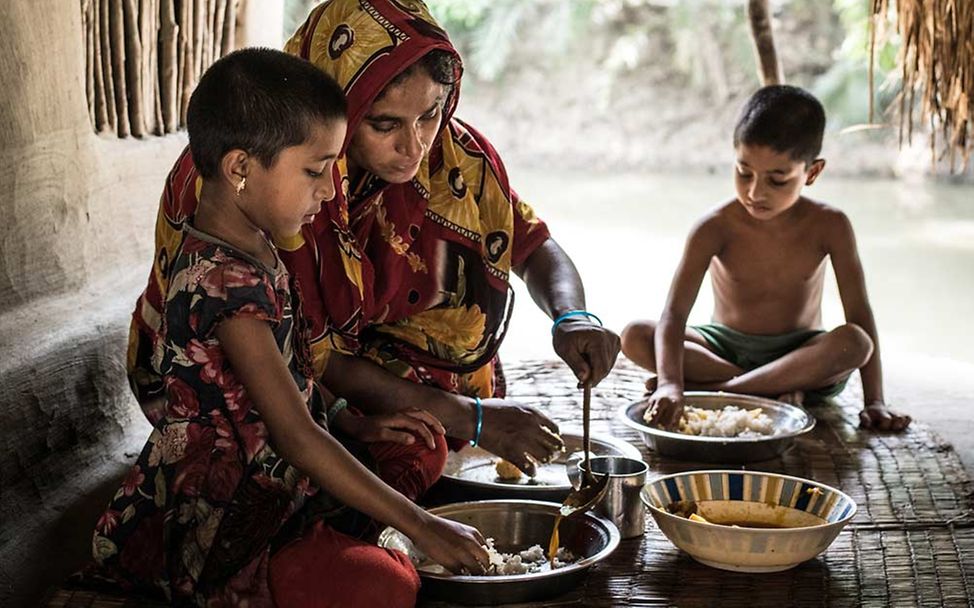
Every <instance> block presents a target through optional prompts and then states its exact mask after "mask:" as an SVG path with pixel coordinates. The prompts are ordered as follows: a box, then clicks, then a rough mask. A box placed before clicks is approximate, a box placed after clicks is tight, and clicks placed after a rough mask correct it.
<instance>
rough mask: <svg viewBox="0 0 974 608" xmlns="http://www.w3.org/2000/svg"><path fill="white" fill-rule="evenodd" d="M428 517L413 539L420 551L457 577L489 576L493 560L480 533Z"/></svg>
mask: <svg viewBox="0 0 974 608" xmlns="http://www.w3.org/2000/svg"><path fill="white" fill-rule="evenodd" d="M425 515H426V517H424V518H423V519H424V521H423V524H422V526H421V527H420V529H419V530H418V531H417V532H416V533H415V536H413V537H412V540H413V543H415V545H416V548H417V549H419V550H420V551H422V552H423V553H425V554H426V556H427V557H429V558H430V559H431V560H433V561H434V562H436V563H437V564H439V565H441V566H443V567H444V568H446V569H447V570H449V571H450V572H453V573H454V574H458V573H461V572H469V573H471V574H483V573H484V572H486V569H487V565H488V563H489V556H488V555H487V550H486V549H484V547H483V546H484V545H485V544H486V541H485V540H484V537H483V535H482V534H481V533H480V531H479V530H477V529H476V528H471V527H470V526H465V525H463V524H461V523H458V522H455V521H450V520H448V519H444V518H442V517H437V516H436V515H432V514H430V513H426V514H425Z"/></svg>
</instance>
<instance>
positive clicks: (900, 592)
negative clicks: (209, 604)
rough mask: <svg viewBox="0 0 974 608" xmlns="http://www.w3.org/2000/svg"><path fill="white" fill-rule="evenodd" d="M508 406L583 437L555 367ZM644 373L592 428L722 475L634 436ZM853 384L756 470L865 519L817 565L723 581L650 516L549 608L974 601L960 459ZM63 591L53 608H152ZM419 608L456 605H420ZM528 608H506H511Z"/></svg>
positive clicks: (973, 523)
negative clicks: (820, 491)
mask: <svg viewBox="0 0 974 608" xmlns="http://www.w3.org/2000/svg"><path fill="white" fill-rule="evenodd" d="M506 374H507V386H508V393H509V396H510V397H511V398H512V399H516V400H517V401H518V402H520V403H523V404H526V405H535V406H537V407H539V408H541V409H542V411H544V412H546V413H547V414H548V415H549V416H551V417H552V418H553V419H554V420H555V421H556V422H558V423H559V424H564V425H565V426H579V425H580V424H581V422H580V415H581V414H580V413H581V401H580V391H578V389H576V388H575V387H574V382H573V380H572V376H571V374H570V372H569V371H568V370H567V368H566V367H565V366H564V365H563V364H561V363H554V362H544V361H534V362H530V361H529V362H523V363H520V364H517V365H511V366H508V367H507V369H506ZM645 377H646V373H645V372H642V371H640V370H638V369H636V368H634V367H633V366H631V365H629V364H626V363H625V362H620V364H619V365H618V366H617V367H616V369H615V370H613V372H612V374H611V375H610V376H609V377H608V378H606V380H604V381H603V382H602V384H601V385H600V386H599V387H598V388H596V389H595V391H593V399H592V416H593V418H592V430H593V432H594V433H602V434H611V435H614V436H616V437H620V438H622V439H625V440H627V441H629V442H630V443H632V444H633V445H635V446H637V447H639V448H640V450H641V451H642V452H643V456H644V458H645V459H646V461H647V462H648V463H649V465H650V476H651V477H652V476H654V475H663V474H668V473H675V472H679V471H685V470H693V469H702V468H720V467H715V465H711V464H695V463H691V462H680V461H674V460H668V459H661V458H658V457H656V456H655V455H654V454H653V453H652V452H648V451H647V450H646V449H645V446H644V445H643V444H642V441H641V439H640V437H639V435H638V434H637V433H636V432H635V431H633V430H632V429H630V428H629V427H627V426H624V425H623V424H622V423H621V422H619V420H618V418H617V416H618V410H619V408H621V407H622V406H623V405H624V404H627V403H630V402H632V401H635V400H637V399H639V398H640V397H641V395H642V392H643V390H642V387H643V381H644V380H645ZM860 395H861V394H860V393H859V387H858V385H857V384H855V383H853V382H850V388H849V389H848V390H847V391H846V392H844V393H843V394H842V395H840V397H839V398H838V399H837V400H835V401H834V402H833V403H831V404H825V405H821V406H813V407H811V408H810V410H811V412H812V413H813V414H814V415H815V417H816V418H817V419H818V424H817V426H816V427H815V429H814V431H813V432H812V433H810V434H809V435H807V436H805V437H804V438H803V439H801V440H799V441H798V442H797V444H796V445H795V447H794V448H792V449H791V450H789V451H788V452H787V453H786V454H784V455H783V456H782V457H781V458H778V459H776V460H770V461H766V462H761V463H755V464H753V465H748V467H747V468H749V469H751V470H760V471H771V472H777V473H786V474H789V475H796V476H799V477H806V478H809V479H814V480H816V481H820V482H823V483H826V484H828V485H831V486H835V487H838V488H840V489H841V490H842V491H844V492H846V493H847V494H849V495H850V496H852V497H853V498H854V499H855V501H856V503H857V504H858V505H859V512H858V514H857V515H856V517H855V518H854V519H853V521H852V522H851V523H850V524H849V526H847V527H846V529H845V530H844V531H843V532H842V534H841V535H840V536H839V537H838V538H837V539H836V541H835V542H834V543H833V544H832V546H831V547H830V548H829V549H828V551H826V552H825V553H824V554H823V555H821V556H819V557H818V558H817V559H815V560H812V561H809V562H806V563H804V564H802V565H800V566H798V567H797V568H794V569H792V570H789V571H786V572H779V573H774V574H760V575H756V574H740V573H732V572H724V571H722V570H716V569H714V568H709V567H707V566H704V565H701V564H698V563H697V562H695V561H694V560H693V559H691V558H690V557H689V556H688V555H686V554H684V553H682V552H680V551H679V550H678V549H676V548H675V547H674V546H673V545H672V544H670V543H669V541H667V540H666V538H665V537H663V535H662V533H660V532H659V530H657V529H656V527H655V525H654V524H653V522H652V518H649V517H647V522H648V524H647V525H648V528H647V531H646V534H645V535H644V536H643V537H642V538H638V539H633V540H627V541H623V542H622V543H621V544H620V545H619V548H618V549H617V550H616V551H615V553H613V555H612V556H610V557H609V559H607V560H605V561H604V562H602V563H600V564H598V565H597V566H596V567H594V568H593V569H592V570H591V572H590V574H589V576H588V577H587V578H586V580H585V583H584V584H583V585H582V586H580V587H579V588H577V589H575V590H574V591H572V592H570V593H567V594H565V595H562V596H559V597H557V598H554V599H553V600H550V601H547V602H544V603H534V604H530V605H531V606H543V607H551V608H554V607H568V606H573V607H583V606H584V607H592V608H603V607H606V608H607V607H622V606H634V607H651V606H652V607H655V606H679V607H693V608H696V607H711V606H713V607H722V608H737V607H741V608H760V607H764V606H782V607H789V606H799V607H805V606H808V607H813V606H828V607H831V606H836V607H846V606H849V607H853V606H897V607H898V606H904V607H914V606H916V607H926V606H930V607H939V606H945V607H953V606H971V605H974V604H972V603H971V600H970V599H969V598H971V597H974V596H972V593H974V498H972V485H971V480H970V479H969V478H968V476H967V473H966V472H965V470H964V468H963V466H962V465H961V462H960V460H959V458H958V457H957V454H956V453H955V452H954V450H953V448H951V446H950V445H948V444H946V443H944V442H943V441H942V440H941V439H940V438H939V437H937V436H936V435H935V434H934V433H932V432H931V431H930V430H929V429H928V428H926V427H925V426H924V425H923V424H921V423H918V422H914V423H913V425H912V426H911V427H910V431H909V432H908V433H906V434H903V435H883V434H876V433H868V432H860V431H859V430H858V428H857V425H858V415H857V413H858V410H859V406H857V405H856V404H857V403H859V402H861V396H860ZM154 605H155V604H149V603H146V602H145V601H144V600H141V601H140V600H134V599H128V600H126V599H122V598H114V597H111V596H106V595H101V594H97V593H93V592H91V591H78V590H70V589H62V590H60V591H58V592H57V593H56V594H55V595H54V596H53V597H52V598H51V600H50V603H49V604H48V606H50V607H52V608H53V607H56V608H134V607H136V606H140V607H143V606H154ZM420 605H421V606H422V607H423V608H445V607H447V606H451V604H448V603H443V602H430V601H421V602H420ZM527 605H528V604H523V605H522V604H512V605H510V606H512V608H514V607H518V606H527Z"/></svg>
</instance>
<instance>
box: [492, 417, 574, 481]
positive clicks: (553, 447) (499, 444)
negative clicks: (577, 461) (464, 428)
mask: <svg viewBox="0 0 974 608" xmlns="http://www.w3.org/2000/svg"><path fill="white" fill-rule="evenodd" d="M482 407H483V408H484V421H483V426H482V430H481V432H480V443H479V445H480V446H481V447H482V448H484V449H485V450H487V451H488V452H490V453H492V454H495V455H497V456H500V457H501V458H503V459H504V460H506V461H508V462H510V463H512V464H513V465H514V466H516V467H517V468H519V469H521V470H522V471H524V473H525V474H527V475H528V476H530V477H533V476H534V475H535V473H536V471H535V466H534V465H535V462H547V461H549V460H551V458H552V457H553V456H554V454H555V452H558V451H561V450H563V449H565V443H564V442H563V441H562V440H561V437H559V436H558V425H557V424H555V423H554V422H552V421H551V419H549V418H548V417H547V416H545V415H544V414H542V413H541V412H539V411H538V410H537V409H535V408H533V407H529V406H526V405H517V404H516V403H513V402H511V401H506V400H504V399H484V401H483V406H482Z"/></svg>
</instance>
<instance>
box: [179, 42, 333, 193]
mask: <svg viewBox="0 0 974 608" xmlns="http://www.w3.org/2000/svg"><path fill="white" fill-rule="evenodd" d="M345 110H346V106H345V94H344V93H343V92H342V89H341V87H340V86H338V83H336V82H335V80H334V79H332V78H331V77H330V76H328V75H327V74H325V73H324V72H323V71H321V70H320V69H318V68H316V67H315V66H314V65H312V64H311V63H309V62H308V61H305V60H304V59H300V58H298V57H294V56H292V55H288V54H286V53H283V52H281V51H275V50H273V49H265V48H246V49H241V50H239V51H234V52H233V53H230V54H229V55H227V56H225V57H223V58H221V59H219V60H217V61H216V62H215V63H213V65H211V66H210V68H209V69H208V70H206V73H204V74H203V77H202V78H200V81H199V83H198V84H197V85H196V90H195V91H193V95H192V97H191V98H190V100H189V108H188V109H187V111H186V128H187V130H188V131H189V148H190V151H191V152H192V154H193V162H194V163H195V164H196V168H197V170H198V171H199V173H200V175H201V176H202V177H203V178H204V179H205V178H211V177H213V176H215V175H216V174H217V172H218V169H219V166H220V161H221V160H222V159H223V156H224V155H225V154H226V153H227V152H229V151H230V150H235V149H240V150H244V151H245V152H247V153H248V154H253V155H254V156H256V157H257V158H258V159H259V160H260V162H261V163H262V164H263V165H264V166H265V167H270V166H271V165H273V164H274V162H275V161H276V159H277V155H278V153H279V152H280V151H281V150H283V149H284V148H288V147H291V146H297V145H300V144H302V143H304V142H306V141H308V139H309V138H310V136H311V130H312V127H313V126H314V125H315V124H316V123H328V122H331V121H335V120H344V119H345Z"/></svg>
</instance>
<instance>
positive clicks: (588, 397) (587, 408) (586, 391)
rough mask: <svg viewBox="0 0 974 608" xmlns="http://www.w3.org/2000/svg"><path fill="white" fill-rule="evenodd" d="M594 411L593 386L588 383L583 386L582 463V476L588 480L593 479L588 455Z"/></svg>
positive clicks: (590, 447)
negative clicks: (590, 420)
mask: <svg viewBox="0 0 974 608" xmlns="http://www.w3.org/2000/svg"><path fill="white" fill-rule="evenodd" d="M591 410H592V385H591V384H589V383H588V382H586V383H585V384H583V385H582V450H583V457H582V458H583V461H582V474H583V475H584V476H585V478H586V479H592V471H590V470H589V466H588V455H589V452H590V451H591V449H592V446H591V442H590V440H589V433H588V427H589V418H590V417H591V416H590V414H591Z"/></svg>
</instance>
